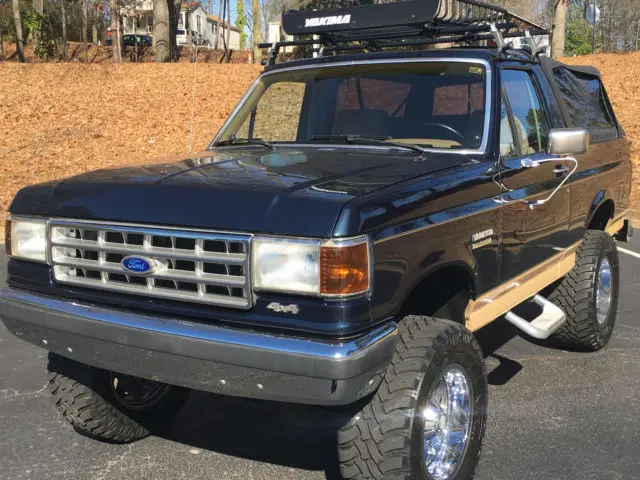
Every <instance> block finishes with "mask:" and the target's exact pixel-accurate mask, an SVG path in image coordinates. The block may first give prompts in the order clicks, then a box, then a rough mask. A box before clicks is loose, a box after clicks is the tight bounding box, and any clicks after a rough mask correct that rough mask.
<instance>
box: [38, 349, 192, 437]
mask: <svg viewBox="0 0 640 480" xmlns="http://www.w3.org/2000/svg"><path fill="white" fill-rule="evenodd" d="M48 370H49V391H50V393H51V395H52V397H53V401H54V403H55V405H56V407H57V409H58V411H59V412H60V414H61V415H62V417H63V418H65V419H66V420H67V421H68V422H69V423H70V424H71V425H72V426H73V428H74V429H75V430H76V431H77V432H78V433H80V434H82V435H85V436H88V437H91V438H95V439H97V440H102V441H106V442H112V443H129V442H133V441H135V440H139V439H141V438H144V437H147V436H149V435H151V434H152V433H154V432H157V431H159V430H160V429H162V428H163V427H165V426H166V425H168V424H169V423H170V422H171V421H172V420H173V417H174V416H175V415H176V414H177V413H178V411H179V410H180V408H181V407H182V405H183V404H184V403H185V401H186V400H187V397H188V395H189V390H187V389H184V388H180V387H175V386H171V385H166V384H163V383H159V382H153V381H151V380H142V379H139V378H136V377H131V376H128V375H121V374H118V373H115V372H109V371H107V370H102V369H99V368H95V367H91V366H89V365H85V364H82V363H78V362H76V361H74V360H70V359H68V358H65V357H61V356H59V355H56V354H55V353H49V365H48Z"/></svg>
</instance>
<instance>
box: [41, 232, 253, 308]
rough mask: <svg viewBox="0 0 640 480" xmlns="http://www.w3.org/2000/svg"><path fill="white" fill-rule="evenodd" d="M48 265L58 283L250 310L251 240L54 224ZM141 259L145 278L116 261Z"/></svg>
mask: <svg viewBox="0 0 640 480" xmlns="http://www.w3.org/2000/svg"><path fill="white" fill-rule="evenodd" d="M50 236H51V242H50V243H51V252H50V253H51V256H50V257H51V261H52V264H53V273H54V278H55V280H56V281H57V282H60V283H68V284H74V285H80V286H84V287H89V288H97V289H103V290H109V291H118V292H123V293H130V294H138V295H145V296H151V297H158V298H164V299H174V300H181V301H189V302H197V303H207V304H213V305H219V306H225V307H232V308H244V309H247V308H250V307H251V306H252V298H251V288H250V274H249V273H250V272H249V257H250V256H249V248H250V244H251V235H241V234H238V235H236V234H229V233H218V232H211V233H209V232H202V233H201V232H189V231H186V232H183V231H180V230H173V229H163V228H154V227H139V226H128V225H127V226H122V227H120V226H114V225H109V224H102V223H98V222H96V223H93V222H91V223H89V222H86V223H85V222H81V221H78V222H74V221H67V220H54V221H52V224H51V230H50ZM132 255H133V256H141V257H145V258H147V259H150V261H151V262H152V263H153V264H154V270H153V271H152V272H150V273H147V274H136V273H133V272H130V271H125V269H124V268H123V266H122V265H121V263H120V262H121V261H122V260H123V259H124V258H125V257H127V256H132Z"/></svg>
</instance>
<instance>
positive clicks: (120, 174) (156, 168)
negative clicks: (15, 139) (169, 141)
mask: <svg viewBox="0 0 640 480" xmlns="http://www.w3.org/2000/svg"><path fill="white" fill-rule="evenodd" d="M468 161H469V160H468V158H466V157H464V156H459V155H455V154H451V153H448V154H434V153H427V154H426V155H425V156H423V157H420V156H417V155H416V154H415V153H414V152H410V151H403V150H390V149H381V148H367V147H358V148H348V147H308V148H291V147H282V148H278V149H277V150H275V151H270V150H267V149H265V148H263V147H253V146H252V147H242V148H240V147H232V148H220V149H217V150H214V151H209V152H205V153H201V154H197V155H192V156H190V157H188V158H183V159H181V160H180V161H178V162H176V163H171V164H164V165H153V166H147V167H135V168H124V169H117V170H99V171H95V172H90V173H86V174H83V175H79V176H76V177H72V178H69V179H66V180H62V181H58V182H50V183H46V184H41V185H36V186H31V187H27V188H25V189H23V190H21V191H20V192H19V193H18V195H17V196H16V198H15V199H14V201H13V203H12V205H11V207H10V211H11V213H13V214H23V215H27V214H28V215H40V216H47V217H57V218H73V219H84V220H102V221H112V222H121V223H139V224H149V225H164V226H179V227H185V228H203V229H219V230H228V231H241V232H262V233H274V234H275V233H277V234H285V235H296V236H305V237H327V236H330V235H331V233H332V231H333V227H334V225H335V223H336V221H337V218H338V216H339V214H340V211H341V210H342V208H343V206H344V205H345V204H346V203H348V202H349V201H350V200H352V199H354V198H356V197H359V196H362V195H365V194H369V193H372V192H375V191H377V190H380V189H384V188H385V187H388V186H390V185H393V184H396V183H398V182H401V181H403V180H407V179H410V178H414V177H417V176H420V175H425V174H428V173H433V172H435V171H437V170H441V169H446V168H450V167H452V166H455V165H460V164H462V163H466V162H468Z"/></svg>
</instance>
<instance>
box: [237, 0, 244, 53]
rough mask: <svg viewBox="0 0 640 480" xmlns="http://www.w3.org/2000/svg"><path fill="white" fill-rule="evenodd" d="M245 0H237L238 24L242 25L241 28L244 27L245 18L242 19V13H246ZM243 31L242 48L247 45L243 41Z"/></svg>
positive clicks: (241, 35) (241, 36)
mask: <svg viewBox="0 0 640 480" xmlns="http://www.w3.org/2000/svg"><path fill="white" fill-rule="evenodd" d="M243 7H244V0H237V1H236V15H237V16H236V26H238V27H240V28H241V30H242V29H244V18H243V19H240V13H243V14H244V8H243ZM243 33H244V32H243V31H241V32H240V48H241V49H244V48H245V47H246V45H245V44H244V41H243V39H242V38H243Z"/></svg>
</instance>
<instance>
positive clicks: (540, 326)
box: [505, 295, 567, 340]
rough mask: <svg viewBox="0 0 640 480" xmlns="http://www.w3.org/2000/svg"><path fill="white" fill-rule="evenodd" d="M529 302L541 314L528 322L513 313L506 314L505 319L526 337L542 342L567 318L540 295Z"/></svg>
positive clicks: (558, 308)
mask: <svg viewBox="0 0 640 480" xmlns="http://www.w3.org/2000/svg"><path fill="white" fill-rule="evenodd" d="M531 300H533V301H534V302H535V303H537V304H538V305H540V307H542V313H541V314H540V315H539V316H538V317H537V318H535V319H534V320H532V321H531V322H528V321H527V320H525V319H524V318H522V317H520V316H518V315H516V314H515V313H513V312H508V313H507V314H506V315H505V318H506V319H507V320H508V321H509V322H510V323H511V324H513V325H514V326H515V327H517V328H519V329H520V330H522V331H523V332H524V333H526V334H527V335H529V336H531V337H533V338H537V339H539V340H544V339H545V338H549V335H551V334H552V333H553V332H555V331H556V330H557V329H558V328H560V327H561V326H562V324H563V323H564V322H565V321H566V320H567V316H566V315H565V313H564V312H563V311H562V310H561V309H560V307H558V306H557V305H555V304H553V303H551V302H550V301H549V300H547V299H546V298H544V297H543V296H541V295H536V296H535V297H533V298H532V299H531Z"/></svg>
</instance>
